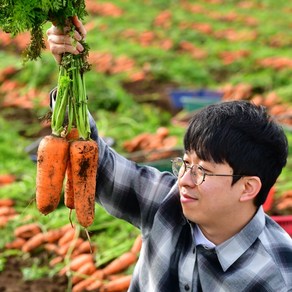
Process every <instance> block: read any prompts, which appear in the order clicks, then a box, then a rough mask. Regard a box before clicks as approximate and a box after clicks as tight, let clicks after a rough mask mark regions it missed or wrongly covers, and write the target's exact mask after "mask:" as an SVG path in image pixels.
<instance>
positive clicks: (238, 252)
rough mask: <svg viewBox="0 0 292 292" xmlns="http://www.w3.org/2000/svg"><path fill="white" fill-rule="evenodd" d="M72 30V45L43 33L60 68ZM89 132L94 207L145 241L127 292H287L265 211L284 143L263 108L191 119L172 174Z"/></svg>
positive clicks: (209, 112)
mask: <svg viewBox="0 0 292 292" xmlns="http://www.w3.org/2000/svg"><path fill="white" fill-rule="evenodd" d="M74 24H75V26H76V29H77V31H76V32H75V35H74V36H73V38H74V39H72V37H70V36H69V35H66V34H64V33H63V32H62V31H61V30H59V29H58V28H57V27H55V26H52V27H51V28H49V29H48V31H47V36H48V43H49V48H50V51H51V52H52V54H53V56H54V57H55V59H56V61H57V62H60V60H61V55H62V54H63V53H65V52H69V53H73V54H79V53H80V52H81V51H82V50H83V47H82V45H81V44H80V43H79V42H78V41H80V40H82V39H84V38H85V36H86V31H85V29H84V26H83V24H82V23H81V22H80V21H79V20H78V19H77V18H74ZM76 40H77V42H76ZM91 127H92V138H93V139H94V140H96V142H97V143H98V147H99V162H98V163H99V165H98V175H97V189H96V202H97V203H99V204H100V205H102V206H103V207H104V208H105V209H106V210H107V212H109V213H110V214H112V215H113V216H115V217H117V218H121V219H123V220H126V221H128V222H130V223H131V224H133V225H134V226H136V227H137V228H139V229H140V231H141V234H142V239H143V244H142V250H141V253H140V257H139V260H138V263H137V264H136V267H135V270H134V272H133V278H132V282H131V285H130V288H129V291H146V292H156V291H157V292H166V291H167V292H171V291H174V292H177V291H216V292H220V291H221V292H228V291H230V292H235V291H236V292H240V291H244V292H247V291H251V292H255V291H257V292H260V291H270V292H275V291H277V292H287V291H292V239H291V238H290V236H289V235H288V234H287V233H286V232H285V231H284V230H283V229H282V228H281V227H280V226H279V225H278V224H277V223H275V222H274V221H273V220H272V219H271V218H270V217H269V216H268V215H267V214H265V213H264V211H263V207H262V205H263V203H264V202H265V200H266V198H267V195H268V193H269V190H270V189H271V187H272V186H273V185H274V184H275V182H276V180H277V178H278V176H279V175H280V173H281V171H282V168H283V167H284V166H285V164H286V161H287V156H288V142H287V138H286V136H285V134H284V131H283V129H282V128H281V127H280V126H279V125H278V124H277V123H276V122H275V121H274V120H273V119H272V118H271V117H270V116H269V115H268V113H267V112H266V109H265V108H264V107H263V106H256V105H254V104H252V103H250V102H248V101H229V102H222V103H218V104H214V105H210V106H207V107H205V108H203V109H202V110H200V111H197V112H196V113H195V114H194V116H193V117H192V119H191V120H190V123H189V126H188V128H187V129H186V133H185V136H184V155H183V157H177V158H174V159H173V160H172V169H173V173H170V172H166V171H165V172H161V171H159V170H157V169H155V168H153V167H151V166H141V165H137V164H136V163H135V162H132V161H130V160H127V159H126V158H124V157H123V156H121V155H120V154H118V153H117V152H115V151H114V150H113V149H112V148H111V147H109V146H108V145H107V144H106V143H105V142H104V141H103V139H102V138H101V137H99V135H98V131H97V129H96V125H95V122H94V121H93V120H92V119H91Z"/></svg>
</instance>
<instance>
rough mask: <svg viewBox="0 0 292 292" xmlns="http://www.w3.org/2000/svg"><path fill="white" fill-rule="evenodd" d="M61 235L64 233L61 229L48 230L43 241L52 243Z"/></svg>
mask: <svg viewBox="0 0 292 292" xmlns="http://www.w3.org/2000/svg"><path fill="white" fill-rule="evenodd" d="M63 235H64V232H63V230H62V229H61V228H60V229H53V230H49V231H48V232H45V233H44V237H45V241H46V242H48V243H53V242H55V241H57V240H59V239H60V238H61V237H62V236H63Z"/></svg>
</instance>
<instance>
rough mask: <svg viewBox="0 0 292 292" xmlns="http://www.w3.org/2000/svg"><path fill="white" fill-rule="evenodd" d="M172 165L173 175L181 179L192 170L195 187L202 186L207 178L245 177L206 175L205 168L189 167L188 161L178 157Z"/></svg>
mask: <svg viewBox="0 0 292 292" xmlns="http://www.w3.org/2000/svg"><path fill="white" fill-rule="evenodd" d="M171 163H172V172H173V174H174V175H175V176H176V177H178V178H181V177H183V176H184V174H185V173H186V171H187V170H188V169H190V171H191V178H192V181H193V183H194V184H195V185H197V186H198V185H200V184H202V183H203V182H204V181H205V177H206V176H231V177H242V176H243V175H240V174H213V173H206V171H205V170H204V168H203V167H202V166H200V165H198V164H194V165H192V166H189V165H188V164H187V162H186V161H184V160H183V159H182V158H181V157H176V158H174V159H173V160H171Z"/></svg>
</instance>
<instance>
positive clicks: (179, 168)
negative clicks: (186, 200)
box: [172, 157, 184, 177]
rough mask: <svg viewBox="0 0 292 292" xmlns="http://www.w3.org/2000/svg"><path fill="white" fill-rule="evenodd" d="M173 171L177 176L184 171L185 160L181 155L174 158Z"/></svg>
mask: <svg viewBox="0 0 292 292" xmlns="http://www.w3.org/2000/svg"><path fill="white" fill-rule="evenodd" d="M172 172H173V174H174V175H175V176H176V177H179V176H180V175H181V174H183V173H184V162H183V160H182V159H181V158H180V157H177V158H175V159H173V160H172Z"/></svg>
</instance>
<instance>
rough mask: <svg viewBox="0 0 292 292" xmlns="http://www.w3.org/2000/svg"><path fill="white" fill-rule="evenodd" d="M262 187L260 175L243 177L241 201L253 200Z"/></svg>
mask: <svg viewBox="0 0 292 292" xmlns="http://www.w3.org/2000/svg"><path fill="white" fill-rule="evenodd" d="M261 187H262V182H261V179H260V178H259V177H258V176H246V177H243V191H242V194H241V197H240V202H245V201H249V200H253V199H254V198H255V197H256V196H257V194H258V193H259V191H260V189H261Z"/></svg>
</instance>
